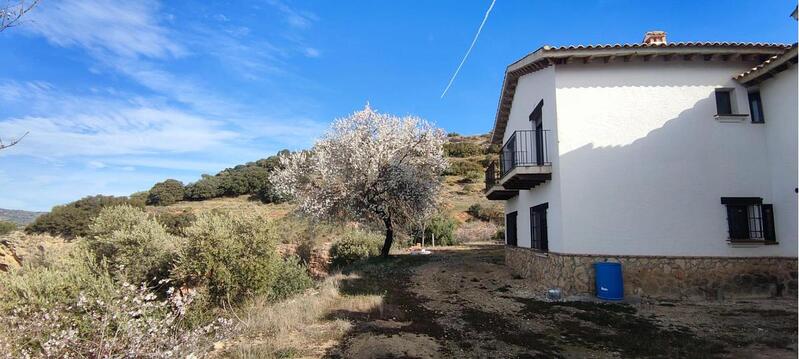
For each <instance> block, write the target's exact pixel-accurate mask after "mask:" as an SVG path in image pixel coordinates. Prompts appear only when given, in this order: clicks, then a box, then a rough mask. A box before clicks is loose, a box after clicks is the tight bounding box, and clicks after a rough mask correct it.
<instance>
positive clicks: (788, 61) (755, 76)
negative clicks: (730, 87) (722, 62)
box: [735, 44, 799, 87]
mask: <svg viewBox="0 0 799 359" xmlns="http://www.w3.org/2000/svg"><path fill="white" fill-rule="evenodd" d="M797 54H799V52H798V51H797V47H796V44H794V45H793V47H792V48H791V49H790V50H788V51H786V52H785V53H782V54H780V55H774V56H772V57H771V58H769V59H768V60H766V61H764V62H763V63H762V64H760V65H757V66H756V67H753V68H752V69H750V70H749V71H746V72H744V73H742V74H740V75H738V76H735V80H736V81H738V82H739V83H740V84H741V85H743V86H746V87H749V86H755V85H757V84H759V83H761V82H763V81H765V80H768V79H770V78H772V77H774V75H776V74H777V73H779V72H782V71H785V70H786V69H788V67H789V66H790V65H793V64H796V63H797Z"/></svg>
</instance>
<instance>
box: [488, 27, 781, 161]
mask: <svg viewBox="0 0 799 359" xmlns="http://www.w3.org/2000/svg"><path fill="white" fill-rule="evenodd" d="M787 48H789V45H784V44H743V43H709V44H702V45H691V44H680V43H676V44H670V45H651V46H647V45H643V46H641V45H608V46H596V47H558V48H556V47H551V46H546V45H545V46H542V47H541V48H539V49H538V50H536V51H534V52H532V53H530V54H528V55H526V56H524V57H522V58H521V59H519V60H517V61H515V62H513V63H512V64H510V65H508V67H507V68H506V69H505V76H504V79H503V82H502V90H501V92H500V96H499V101H498V104H497V113H496V116H495V117H494V126H493V128H492V130H491V143H492V144H497V145H501V144H502V139H503V137H504V132H505V128H506V126H507V116H504V115H503V113H504V110H505V109H507V111H510V105H511V103H512V101H513V94H514V93H515V88H516V84H517V82H518V79H519V77H521V76H523V75H526V74H529V73H532V72H535V71H538V70H541V69H543V68H546V67H549V66H551V65H555V64H556V63H558V62H559V61H563V59H566V61H568V59H570V58H582V59H584V61H586V62H587V60H590V59H591V58H610V57H626V56H642V57H647V56H650V57H651V56H663V55H696V56H699V55H712V56H727V55H730V56H732V55H741V54H746V55H776V54H780V53H782V52H784V51H785V49H787Z"/></svg>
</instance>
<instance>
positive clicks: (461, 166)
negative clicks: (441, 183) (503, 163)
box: [444, 161, 484, 177]
mask: <svg viewBox="0 0 799 359" xmlns="http://www.w3.org/2000/svg"><path fill="white" fill-rule="evenodd" d="M483 171H484V168H483V166H481V165H480V163H477V162H472V161H453V162H452V163H450V165H449V167H448V168H447V169H446V170H445V171H444V174H445V175H447V176H464V177H465V176H469V175H470V173H474V174H476V176H482V175H483ZM473 176H474V175H473Z"/></svg>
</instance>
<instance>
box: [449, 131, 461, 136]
mask: <svg viewBox="0 0 799 359" xmlns="http://www.w3.org/2000/svg"><path fill="white" fill-rule="evenodd" d="M460 136H461V134H460V133H457V132H450V133H448V134H447V137H460Z"/></svg>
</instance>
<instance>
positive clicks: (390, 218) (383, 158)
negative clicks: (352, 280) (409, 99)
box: [270, 105, 447, 255]
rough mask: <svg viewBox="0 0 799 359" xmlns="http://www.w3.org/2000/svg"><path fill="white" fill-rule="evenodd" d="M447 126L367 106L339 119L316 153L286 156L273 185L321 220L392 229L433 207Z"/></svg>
mask: <svg viewBox="0 0 799 359" xmlns="http://www.w3.org/2000/svg"><path fill="white" fill-rule="evenodd" d="M445 142H446V136H445V134H444V131H443V130H441V129H439V128H436V127H435V126H433V125H431V124H430V123H428V122H426V121H424V120H422V119H420V118H418V117H414V116H406V117H401V118H400V117H396V116H392V115H388V114H383V113H378V112H376V111H374V110H372V109H371V108H370V107H369V106H368V105H367V106H366V108H364V109H363V110H361V111H358V112H355V113H353V114H352V115H350V116H349V117H346V118H342V119H338V120H336V121H334V123H333V124H332V127H331V129H330V130H329V131H328V132H327V133H326V134H325V135H324V136H323V137H322V138H321V139H319V140H318V141H317V142H316V143H315V144H314V146H313V148H312V149H311V150H310V151H303V152H296V153H292V154H289V155H287V156H283V157H282V158H281V160H280V164H281V167H280V168H279V169H278V170H277V171H275V172H274V173H273V174H272V177H271V179H270V180H271V181H272V184H273V185H274V187H275V189H276V190H277V191H278V192H279V193H281V194H282V195H284V196H287V197H290V198H293V199H294V200H295V201H296V202H297V204H298V209H299V210H300V211H301V212H303V213H305V214H308V215H310V216H313V217H316V218H325V219H335V220H356V221H374V220H377V221H380V222H382V223H383V224H385V226H386V229H387V236H386V245H385V246H384V249H383V253H384V255H385V254H387V253H388V249H389V247H390V245H391V243H390V242H391V235H392V232H393V229H394V227H395V226H403V225H406V224H408V223H410V222H411V221H413V220H414V219H415V217H417V216H419V215H421V214H422V213H425V212H426V211H428V210H429V209H430V208H431V207H433V206H435V200H436V198H437V197H438V192H439V190H440V188H441V173H442V172H443V171H444V169H445V168H446V167H447V161H446V159H445V157H444V153H443V149H442V146H443V145H444V143H445Z"/></svg>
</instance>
